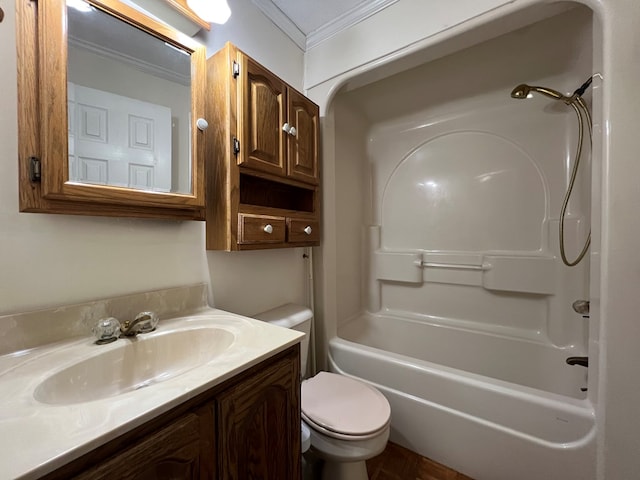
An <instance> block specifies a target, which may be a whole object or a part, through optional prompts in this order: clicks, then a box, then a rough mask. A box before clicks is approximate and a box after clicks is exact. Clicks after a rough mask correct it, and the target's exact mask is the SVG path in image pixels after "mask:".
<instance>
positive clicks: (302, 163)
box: [287, 89, 320, 185]
mask: <svg viewBox="0 0 640 480" xmlns="http://www.w3.org/2000/svg"><path fill="white" fill-rule="evenodd" d="M288 95H289V98H288V103H289V115H288V118H289V125H291V126H292V127H295V129H296V130H295V134H293V135H287V140H288V151H289V156H288V175H289V177H291V178H295V179H296V180H300V181H303V182H307V183H312V184H314V185H317V184H318V141H319V140H318V131H319V126H318V122H319V119H320V112H319V108H318V106H317V105H316V104H315V103H313V102H312V101H311V100H309V99H308V98H306V97H305V96H303V95H302V94H300V93H298V92H296V91H295V90H292V89H289V91H288Z"/></svg>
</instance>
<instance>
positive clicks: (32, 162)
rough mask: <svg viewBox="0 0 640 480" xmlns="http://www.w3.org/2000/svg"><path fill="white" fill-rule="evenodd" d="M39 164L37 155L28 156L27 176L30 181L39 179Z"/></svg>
mask: <svg viewBox="0 0 640 480" xmlns="http://www.w3.org/2000/svg"><path fill="white" fill-rule="evenodd" d="M40 166H41V165H40V159H39V158H38V157H29V178H30V179H31V181H32V182H39V181H40V178H41V171H40Z"/></svg>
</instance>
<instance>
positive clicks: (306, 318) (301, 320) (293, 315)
mask: <svg viewBox="0 0 640 480" xmlns="http://www.w3.org/2000/svg"><path fill="white" fill-rule="evenodd" d="M253 317H254V318H256V319H258V320H262V321H264V322H269V323H271V324H273V325H278V326H280V327H285V328H291V329H293V330H297V331H299V332H302V333H304V334H305V335H304V337H302V340H301V341H300V375H301V376H303V377H304V376H305V375H306V373H307V358H308V356H309V337H310V335H311V320H312V319H313V312H312V311H311V310H310V309H309V308H307V307H304V306H302V305H296V304H295V303H287V304H285V305H281V306H279V307H276V308H272V309H271V310H267V311H266V312H262V313H258V314H257V315H254V316H253Z"/></svg>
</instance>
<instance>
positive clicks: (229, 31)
mask: <svg viewBox="0 0 640 480" xmlns="http://www.w3.org/2000/svg"><path fill="white" fill-rule="evenodd" d="M227 1H228V3H229V6H230V7H231V12H232V13H231V18H229V21H227V23H225V24H224V25H215V24H212V26H211V31H210V32H208V33H206V34H205V33H204V31H201V32H200V33H199V34H198V35H196V37H195V38H196V39H197V40H200V41H201V42H202V43H204V44H205V45H206V47H207V55H212V54H213V53H215V52H216V51H218V50H219V49H220V48H222V46H223V45H224V44H225V43H226V42H227V41H230V42H232V43H233V44H234V45H235V46H236V47H238V48H239V49H240V50H242V51H243V52H244V53H246V54H247V55H250V56H251V57H253V58H254V59H256V60H257V61H258V63H261V64H262V65H263V66H265V67H266V68H268V69H269V70H271V71H272V72H273V73H275V74H276V75H278V76H279V77H281V78H282V79H284V80H285V81H286V82H287V83H289V84H290V85H291V86H293V87H294V88H297V89H299V90H300V89H302V80H303V62H304V54H303V52H302V50H300V49H299V48H298V46H297V45H296V44H295V43H293V41H291V40H290V39H289V37H287V36H286V35H285V34H283V33H282V31H280V29H278V28H277V27H276V26H275V25H274V24H273V23H271V21H270V20H268V19H267V18H266V17H265V16H264V15H263V14H262V12H260V10H258V9H257V8H256V7H255V6H254V5H253V3H251V0H227Z"/></svg>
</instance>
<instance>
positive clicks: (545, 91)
mask: <svg viewBox="0 0 640 480" xmlns="http://www.w3.org/2000/svg"><path fill="white" fill-rule="evenodd" d="M531 92H537V93H540V94H542V95H545V96H547V97H551V98H553V99H554V100H562V101H563V102H564V103H566V104H567V105H568V104H570V103H571V102H572V101H573V99H572V98H571V97H567V96H566V95H563V94H561V93H560V92H558V91H556V90H553V89H551V88H547V87H533V86H531V85H527V84H524V83H523V84H520V85H518V86H517V87H516V88H514V89H513V90H512V91H511V98H529V96H530V95H531Z"/></svg>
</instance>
